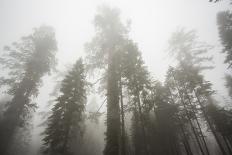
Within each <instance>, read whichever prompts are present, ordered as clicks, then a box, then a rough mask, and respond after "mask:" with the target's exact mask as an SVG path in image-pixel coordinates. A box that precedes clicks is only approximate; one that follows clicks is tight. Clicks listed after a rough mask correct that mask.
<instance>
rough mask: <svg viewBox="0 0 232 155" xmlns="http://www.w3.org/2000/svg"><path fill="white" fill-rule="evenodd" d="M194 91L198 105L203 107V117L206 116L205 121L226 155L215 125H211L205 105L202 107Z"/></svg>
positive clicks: (224, 154)
mask: <svg viewBox="0 0 232 155" xmlns="http://www.w3.org/2000/svg"><path fill="white" fill-rule="evenodd" d="M193 91H194V94H195V96H196V98H197V101H198V103H199V105H200V107H201V110H202V112H203V115H204V117H205V119H206V122H207V123H208V125H209V128H210V130H211V131H212V133H213V135H214V137H215V139H216V142H217V144H218V146H219V148H220V150H221V152H222V154H223V155H226V151H225V149H224V147H223V145H222V144H221V142H220V139H219V137H218V136H217V133H216V131H215V130H214V127H213V125H212V124H211V122H210V120H209V117H208V116H207V114H206V112H205V110H204V107H203V105H202V103H201V101H200V99H199V97H198V95H197V93H196V91H195V90H193Z"/></svg>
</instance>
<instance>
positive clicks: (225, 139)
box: [222, 136, 232, 154]
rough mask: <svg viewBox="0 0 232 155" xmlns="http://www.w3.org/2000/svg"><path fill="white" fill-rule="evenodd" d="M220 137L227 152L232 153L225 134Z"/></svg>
mask: <svg viewBox="0 0 232 155" xmlns="http://www.w3.org/2000/svg"><path fill="white" fill-rule="evenodd" d="M222 138H223V140H224V141H225V143H226V147H227V148H228V151H229V153H230V154H232V151H231V147H230V144H229V143H228V140H227V138H226V137H225V136H222Z"/></svg>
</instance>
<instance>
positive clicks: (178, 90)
mask: <svg viewBox="0 0 232 155" xmlns="http://www.w3.org/2000/svg"><path fill="white" fill-rule="evenodd" d="M173 78H174V81H176V79H175V76H174V75H173ZM175 85H176V88H177V92H178V96H179V97H180V100H181V103H182V105H183V106H184V109H186V110H187V107H186V105H185V103H184V100H183V96H182V94H181V93H180V89H179V86H178V85H177V84H176V83H175ZM186 115H187V118H188V120H189V123H190V126H191V129H192V130H193V134H194V136H195V137H196V140H197V144H198V146H199V148H200V151H201V154H202V155H204V154H205V153H204V150H203V148H202V146H201V143H200V140H199V137H198V135H197V133H196V131H195V128H194V125H193V123H192V121H191V117H190V116H189V113H188V111H186Z"/></svg>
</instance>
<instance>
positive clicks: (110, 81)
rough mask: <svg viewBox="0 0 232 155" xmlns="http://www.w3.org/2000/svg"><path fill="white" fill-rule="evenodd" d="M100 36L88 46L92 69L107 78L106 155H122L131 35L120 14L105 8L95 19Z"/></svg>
mask: <svg viewBox="0 0 232 155" xmlns="http://www.w3.org/2000/svg"><path fill="white" fill-rule="evenodd" d="M94 23H95V27H96V35H95V37H94V38H93V40H92V41H91V42H90V43H88V44H87V45H86V51H87V53H88V56H87V60H89V63H88V66H90V67H93V68H100V69H103V70H104V73H105V75H106V96H107V120H106V126H107V129H106V146H105V150H104V154H105V155H118V154H119V151H120V144H119V143H120V136H121V129H120V106H119V97H120V85H119V81H120V72H119V68H120V63H119V60H120V53H121V51H122V45H123V42H124V40H125V38H126V35H127V28H126V27H125V26H124V25H123V24H122V22H121V21H120V17H119V11H118V10H117V9H112V8H109V7H106V6H103V7H101V8H100V9H99V12H98V14H97V15H96V16H95V20H94Z"/></svg>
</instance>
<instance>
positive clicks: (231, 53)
mask: <svg viewBox="0 0 232 155" xmlns="http://www.w3.org/2000/svg"><path fill="white" fill-rule="evenodd" d="M217 23H218V30H219V37H220V39H221V43H222V46H223V51H222V52H224V53H226V59H225V63H227V64H228V68H231V67H232V12H231V11H224V12H219V13H218V15H217Z"/></svg>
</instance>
